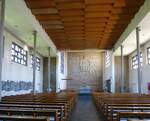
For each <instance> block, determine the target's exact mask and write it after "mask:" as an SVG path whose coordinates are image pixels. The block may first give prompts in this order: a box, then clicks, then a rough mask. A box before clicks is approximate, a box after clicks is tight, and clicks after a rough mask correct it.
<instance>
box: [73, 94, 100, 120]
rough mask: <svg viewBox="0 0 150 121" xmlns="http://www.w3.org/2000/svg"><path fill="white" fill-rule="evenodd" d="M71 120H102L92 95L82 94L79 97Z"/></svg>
mask: <svg viewBox="0 0 150 121" xmlns="http://www.w3.org/2000/svg"><path fill="white" fill-rule="evenodd" d="M70 121H102V120H100V117H99V115H98V112H97V110H96V108H95V105H94V104H93V101H92V97H91V96H89V95H82V96H79V97H78V101H77V104H76V106H75V108H74V110H73V112H72V115H71V117H70Z"/></svg>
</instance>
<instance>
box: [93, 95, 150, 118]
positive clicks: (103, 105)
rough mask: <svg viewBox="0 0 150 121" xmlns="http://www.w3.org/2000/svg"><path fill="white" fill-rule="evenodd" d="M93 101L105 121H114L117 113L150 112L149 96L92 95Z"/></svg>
mask: <svg viewBox="0 0 150 121" xmlns="http://www.w3.org/2000/svg"><path fill="white" fill-rule="evenodd" d="M93 99H94V102H95V104H96V107H97V108H98V110H99V111H100V112H101V114H102V115H103V117H104V118H105V120H106V121H116V119H117V115H118V112H133V111H140V112H148V111H150V95H141V94H129V93H125V94H120V93H117V94H110V93H93Z"/></svg>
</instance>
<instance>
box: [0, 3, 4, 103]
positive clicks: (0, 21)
mask: <svg viewBox="0 0 150 121" xmlns="http://www.w3.org/2000/svg"><path fill="white" fill-rule="evenodd" d="M4 17H5V0H0V101H1V97H2V94H1V93H2V63H3V49H4V44H3V33H4Z"/></svg>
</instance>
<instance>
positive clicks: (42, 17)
mask: <svg viewBox="0 0 150 121" xmlns="http://www.w3.org/2000/svg"><path fill="white" fill-rule="evenodd" d="M36 18H37V19H38V20H39V21H48V20H60V16H59V15H56V14H55V15H49V14H44V15H43V14H40V15H36Z"/></svg>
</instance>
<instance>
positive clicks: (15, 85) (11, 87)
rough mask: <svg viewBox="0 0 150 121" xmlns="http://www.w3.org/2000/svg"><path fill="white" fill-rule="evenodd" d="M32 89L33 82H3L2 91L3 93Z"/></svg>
mask: <svg viewBox="0 0 150 121" xmlns="http://www.w3.org/2000/svg"><path fill="white" fill-rule="evenodd" d="M30 89H32V82H25V81H18V82H16V81H11V80H7V81H2V90H3V91H21V90H30Z"/></svg>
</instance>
